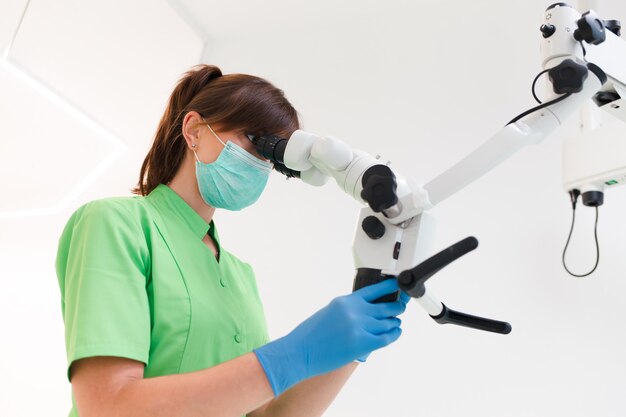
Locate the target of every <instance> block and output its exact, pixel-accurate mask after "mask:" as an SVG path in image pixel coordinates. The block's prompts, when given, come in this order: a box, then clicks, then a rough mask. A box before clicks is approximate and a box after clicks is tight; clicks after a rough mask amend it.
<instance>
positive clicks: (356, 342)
mask: <svg viewBox="0 0 626 417" xmlns="http://www.w3.org/2000/svg"><path fill="white" fill-rule="evenodd" d="M397 290H398V283H397V281H396V279H395V278H392V279H388V280H385V281H382V282H380V283H378V284H375V285H371V286H369V287H365V288H361V289H360V290H358V291H355V292H353V293H352V294H349V295H344V296H341V297H337V298H335V299H334V300H332V301H331V302H330V303H329V304H328V305H327V306H326V307H324V308H322V309H321V310H319V311H318V312H316V313H315V314H313V315H312V316H311V317H309V318H308V319H306V320H305V321H303V322H302V323H301V324H300V325H299V326H298V327H296V328H295V329H294V330H292V331H291V332H290V333H289V334H288V335H286V336H283V337H281V338H280V339H277V340H275V341H273V342H270V343H268V344H266V345H264V346H261V347H260V348H258V349H255V350H254V353H255V354H256V356H257V358H258V359H259V362H260V363H261V366H262V367H263V369H264V371H265V374H266V375H267V378H268V380H269V382H270V385H271V386H272V390H273V391H274V394H275V395H276V396H279V395H280V394H281V393H282V392H284V391H285V390H287V389H288V388H289V387H291V386H293V385H295V384H297V383H298V382H300V381H302V380H304V379H307V378H311V377H313V376H316V375H320V374H323V373H326V372H329V371H332V370H334V369H337V368H339V367H341V366H343V365H345V364H347V363H350V362H352V361H354V360H355V359H357V358H360V357H363V356H364V355H367V354H368V353H370V352H371V351H373V350H376V349H380V348H382V347H384V346H387V345H388V344H390V343H392V342H394V341H396V340H397V339H398V338H399V337H400V334H401V333H402V330H401V329H400V323H401V321H400V319H398V318H397V317H395V316H397V315H399V314H402V313H403V312H404V310H405V308H406V303H404V302H403V301H395V302H391V303H380V304H373V303H372V301H374V300H376V299H377V298H379V297H382V296H384V295H387V294H390V293H392V292H394V291H397Z"/></svg>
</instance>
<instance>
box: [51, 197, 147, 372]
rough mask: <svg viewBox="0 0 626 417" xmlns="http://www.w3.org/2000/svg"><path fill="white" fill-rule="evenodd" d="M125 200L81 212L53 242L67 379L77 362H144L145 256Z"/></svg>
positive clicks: (143, 242) (142, 240) (100, 203)
mask: <svg viewBox="0 0 626 417" xmlns="http://www.w3.org/2000/svg"><path fill="white" fill-rule="evenodd" d="M128 201H129V200H128V199H127V200H126V202H125V201H123V200H113V199H111V200H106V199H105V200H98V201H94V202H91V203H88V204H87V205H85V206H83V207H81V208H80V209H79V210H77V211H76V212H75V213H74V215H73V216H72V217H71V218H70V220H69V221H68V224H67V225H66V227H65V230H64V231H63V234H62V236H61V239H60V241H59V251H58V253H57V262H56V268H57V276H58V278H59V284H60V287H61V293H62V303H63V320H64V322H65V342H66V349H67V363H68V368H67V372H68V380H69V379H70V378H71V375H70V367H71V365H72V363H73V362H74V361H76V360H78V359H81V358H87V357H93V356H117V357H124V358H129V359H134V360H136V361H140V362H143V363H144V364H147V363H148V357H149V352H150V308H149V302H148V296H147V292H146V281H147V276H149V272H147V271H148V270H149V254H148V253H149V252H148V249H147V243H146V238H145V236H144V234H143V232H142V228H141V226H140V224H141V222H140V219H139V218H138V215H137V213H135V215H133V213H132V210H130V209H129V206H128Z"/></svg>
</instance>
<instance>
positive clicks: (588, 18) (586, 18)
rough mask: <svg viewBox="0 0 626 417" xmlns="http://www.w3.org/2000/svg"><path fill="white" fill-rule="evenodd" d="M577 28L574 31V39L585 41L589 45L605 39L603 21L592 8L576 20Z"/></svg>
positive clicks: (599, 42)
mask: <svg viewBox="0 0 626 417" xmlns="http://www.w3.org/2000/svg"><path fill="white" fill-rule="evenodd" d="M576 25H577V26H578V29H576V30H575V31H574V39H576V40H577V41H585V42H587V43H588V44H591V45H598V44H601V43H602V42H604V41H605V40H606V33H605V32H604V23H603V22H602V20H600V19H599V18H598V16H597V15H596V13H595V12H594V11H593V10H589V11H588V12H586V13H584V14H583V15H582V17H581V18H580V19H579V20H578V21H577V22H576Z"/></svg>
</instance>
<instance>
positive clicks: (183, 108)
mask: <svg viewBox="0 0 626 417" xmlns="http://www.w3.org/2000/svg"><path fill="white" fill-rule="evenodd" d="M190 111H197V112H198V113H199V114H200V115H201V116H202V117H204V119H205V120H206V121H207V122H208V123H209V124H210V125H215V126H218V127H219V128H220V129H222V130H239V129H241V130H242V131H243V132H245V133H253V134H264V133H271V134H275V135H279V136H283V137H289V136H291V134H292V133H293V132H294V131H295V130H297V129H298V128H299V122H298V113H297V112H296V110H295V109H294V108H293V106H292V105H291V103H289V101H288V100H287V99H286V98H285V95H284V93H283V91H282V90H280V89H278V88H276V87H274V86H273V85H272V84H271V83H269V82H268V81H266V80H264V79H262V78H259V77H255V76H252V75H246V74H228V75H222V71H220V69H219V68H218V67H216V66H214V65H197V66H195V67H193V68H192V69H191V70H189V71H188V72H186V73H185V74H184V75H183V76H182V78H181V79H180V80H179V82H178V84H177V85H176V88H174V91H173V92H172V95H171V96H170V99H169V103H168V105H167V108H166V109H165V113H163V116H162V117H161V121H160V122H159V126H158V128H157V131H156V135H155V137H154V142H153V144H152V147H151V148H150V150H149V151H148V154H147V155H146V158H145V159H144V161H143V164H142V165H141V171H140V174H139V182H138V184H137V187H135V188H134V189H133V190H132V192H133V193H135V194H139V195H144V196H145V195H148V194H149V193H150V192H151V191H152V190H154V189H155V188H156V186H157V185H159V184H167V183H168V182H170V181H171V180H172V178H173V177H174V175H175V174H176V173H177V172H178V169H179V168H180V165H181V163H182V162H183V157H184V156H185V151H186V142H185V138H184V137H183V133H182V124H183V119H184V117H185V114H187V113H188V112H190Z"/></svg>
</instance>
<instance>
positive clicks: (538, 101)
mask: <svg viewBox="0 0 626 417" xmlns="http://www.w3.org/2000/svg"><path fill="white" fill-rule="evenodd" d="M551 69H552V68H548V69H545V70H543V71H541V72H540V73H539V74H537V76H536V77H535V79H534V80H533V85H532V87H530V91H532V93H533V97H534V98H535V101H536V102H537V103H539V104H541V100H539V98H538V97H537V94H536V93H535V84H537V80H538V79H539V77H541V76H542V75H543V74H545V73H546V72H548V71H550V70H551Z"/></svg>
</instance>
